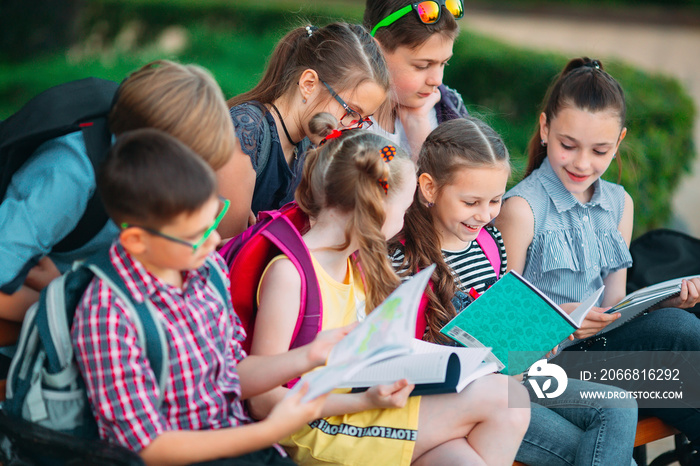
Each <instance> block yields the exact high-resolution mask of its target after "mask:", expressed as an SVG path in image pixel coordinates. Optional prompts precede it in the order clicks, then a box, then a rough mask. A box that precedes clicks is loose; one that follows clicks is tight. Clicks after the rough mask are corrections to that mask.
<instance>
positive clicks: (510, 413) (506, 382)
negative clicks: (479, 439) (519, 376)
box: [472, 374, 530, 433]
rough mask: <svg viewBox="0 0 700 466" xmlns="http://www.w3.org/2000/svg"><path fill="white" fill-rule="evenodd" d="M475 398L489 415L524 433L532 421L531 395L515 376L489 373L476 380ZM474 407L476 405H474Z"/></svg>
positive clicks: (480, 407)
mask: <svg viewBox="0 0 700 466" xmlns="http://www.w3.org/2000/svg"><path fill="white" fill-rule="evenodd" d="M473 388H474V389H475V391H474V392H473V396H474V399H476V402H477V403H478V407H479V409H482V410H483V411H484V413H486V415H487V416H488V417H492V418H495V417H498V418H499V419H500V421H501V422H505V423H507V424H509V425H511V426H512V427H513V428H514V429H516V430H522V432H523V433H524V432H525V430H527V426H528V425H529V423H530V397H529V394H528V392H527V390H526V389H525V387H523V386H522V385H521V384H520V383H519V382H518V381H517V380H515V379H514V378H513V377H508V376H505V375H500V374H499V375H489V376H486V377H482V378H481V379H479V380H477V381H476V382H474V387H473ZM472 409H474V407H473V406H472Z"/></svg>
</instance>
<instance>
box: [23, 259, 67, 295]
mask: <svg viewBox="0 0 700 466" xmlns="http://www.w3.org/2000/svg"><path fill="white" fill-rule="evenodd" d="M60 276H61V272H59V271H58V268H57V267H56V265H55V264H54V263H53V261H52V260H51V259H49V257H48V256H44V257H42V258H41V259H40V260H39V263H38V264H36V265H35V266H34V267H32V268H31V269H29V273H28V274H27V278H26V279H25V280H24V284H25V285H26V286H28V287H29V288H31V289H33V290H34V291H41V290H43V289H44V288H46V287H47V286H49V283H51V280H53V279H54V278H58V277H60Z"/></svg>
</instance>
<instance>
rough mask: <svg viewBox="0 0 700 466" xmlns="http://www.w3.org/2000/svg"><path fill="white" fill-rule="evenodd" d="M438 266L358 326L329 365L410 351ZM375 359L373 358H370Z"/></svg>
mask: <svg viewBox="0 0 700 466" xmlns="http://www.w3.org/2000/svg"><path fill="white" fill-rule="evenodd" d="M434 269H435V265H431V266H430V267H428V268H426V269H423V270H421V271H420V272H418V273H417V274H416V275H414V276H413V277H411V278H410V279H409V280H407V281H405V282H404V283H402V284H401V285H400V286H399V287H398V288H397V289H396V290H394V292H393V293H391V294H390V295H389V296H388V297H387V298H386V299H385V300H384V301H383V302H382V303H381V304H380V305H379V306H377V308H376V309H374V310H373V311H372V312H371V313H370V314H369V315H368V316H367V318H365V320H363V321H362V322H361V323H360V324H359V325H358V326H357V327H355V328H354V329H353V330H352V331H351V332H350V333H348V334H347V335H346V336H345V337H344V338H343V339H342V340H341V341H340V342H338V343H337V344H336V345H335V347H334V348H333V350H332V351H331V354H330V355H329V357H328V362H327V365H329V366H330V365H334V364H340V363H344V362H350V361H357V360H365V361H367V360H368V359H370V358H373V357H374V356H376V355H378V354H381V353H384V352H386V351H392V352H393V353H392V354H386V356H387V357H389V356H393V355H395V354H396V352H395V350H396V349H397V348H398V349H399V351H403V352H409V351H410V346H409V342H410V341H411V340H412V339H413V338H414V336H415V327H416V319H417V316H418V305H419V304H420V299H421V297H422V296H423V292H424V291H425V287H426V286H427V285H428V280H430V277H431V275H432V273H433V270H434ZM370 362H371V361H370Z"/></svg>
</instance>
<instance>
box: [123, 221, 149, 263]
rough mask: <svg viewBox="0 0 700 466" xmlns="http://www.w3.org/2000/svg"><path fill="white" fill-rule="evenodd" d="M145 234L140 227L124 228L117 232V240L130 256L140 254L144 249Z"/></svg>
mask: <svg viewBox="0 0 700 466" xmlns="http://www.w3.org/2000/svg"><path fill="white" fill-rule="evenodd" d="M146 234H147V233H146V232H145V231H144V230H142V229H141V228H136V227H129V228H125V229H124V230H122V231H121V232H120V233H119V242H120V243H121V245H122V247H123V248H124V249H125V250H126V251H127V252H128V253H129V254H131V255H132V256H133V255H140V254H143V252H144V251H145V250H146Z"/></svg>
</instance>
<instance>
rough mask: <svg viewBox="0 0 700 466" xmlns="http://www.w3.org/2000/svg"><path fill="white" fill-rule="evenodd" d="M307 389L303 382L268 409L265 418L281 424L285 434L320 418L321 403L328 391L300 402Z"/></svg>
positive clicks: (324, 400)
mask: <svg viewBox="0 0 700 466" xmlns="http://www.w3.org/2000/svg"><path fill="white" fill-rule="evenodd" d="M308 391H309V384H308V383H306V382H304V384H303V385H302V387H301V389H299V390H298V391H297V392H296V393H294V394H293V395H290V396H288V397H286V398H284V399H282V401H280V402H279V403H277V404H276V405H275V407H274V408H272V411H270V414H269V415H268V416H267V419H269V420H271V421H273V423H274V424H275V425H278V426H282V428H283V429H284V430H285V431H286V432H287V434H291V433H292V432H296V431H297V430H299V429H301V427H302V426H303V425H305V424H307V423H309V422H311V421H313V420H315V419H318V418H320V417H321V410H322V409H323V404H324V403H325V402H326V398H328V395H329V393H326V394H325V395H321V396H319V397H316V398H314V399H313V400H311V401H309V402H306V403H302V402H301V399H302V398H303V397H304V395H306V393H307V392H308Z"/></svg>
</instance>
